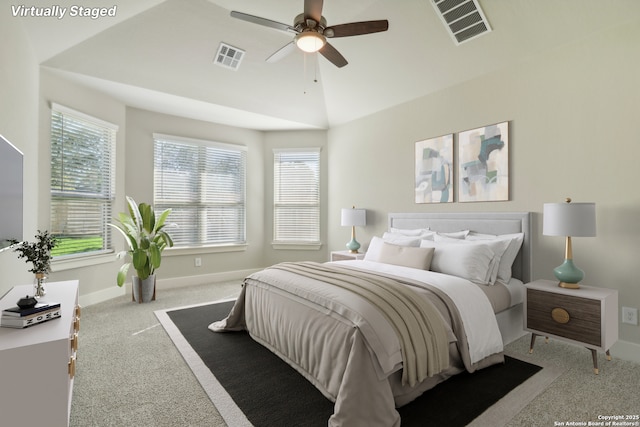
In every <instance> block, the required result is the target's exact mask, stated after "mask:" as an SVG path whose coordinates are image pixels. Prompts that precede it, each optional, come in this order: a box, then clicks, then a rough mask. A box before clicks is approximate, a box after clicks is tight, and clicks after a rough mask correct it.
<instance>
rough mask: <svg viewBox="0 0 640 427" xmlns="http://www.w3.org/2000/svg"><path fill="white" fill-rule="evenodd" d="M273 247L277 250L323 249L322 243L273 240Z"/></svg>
mask: <svg viewBox="0 0 640 427" xmlns="http://www.w3.org/2000/svg"><path fill="white" fill-rule="evenodd" d="M271 247H272V248H273V249H275V250H287V251H292V250H295V251H319V250H320V249H322V243H300V242H291V243H286V242H271Z"/></svg>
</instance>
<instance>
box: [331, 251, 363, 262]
mask: <svg viewBox="0 0 640 427" xmlns="http://www.w3.org/2000/svg"><path fill="white" fill-rule="evenodd" d="M353 259H364V254H363V253H360V252H358V253H355V254H354V253H353V252H351V251H332V252H331V261H348V260H353Z"/></svg>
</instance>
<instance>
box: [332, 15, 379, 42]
mask: <svg viewBox="0 0 640 427" xmlns="http://www.w3.org/2000/svg"><path fill="white" fill-rule="evenodd" d="M388 29H389V21H387V20H386V19H383V20H380V21H363V22H351V23H349V24H340V25H333V26H331V27H327V28H325V30H324V35H325V36H326V37H333V38H334V37H349V36H359V35H362V34H371V33H379V32H382V31H387V30H388Z"/></svg>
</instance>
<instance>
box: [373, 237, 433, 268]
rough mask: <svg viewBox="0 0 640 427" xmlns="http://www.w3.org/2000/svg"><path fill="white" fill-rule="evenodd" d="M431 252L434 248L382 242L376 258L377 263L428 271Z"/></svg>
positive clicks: (431, 256)
mask: <svg viewBox="0 0 640 427" xmlns="http://www.w3.org/2000/svg"><path fill="white" fill-rule="evenodd" d="M433 252H434V248H414V247H411V246H398V245H392V244H391V243H386V242H384V243H383V244H382V248H381V250H380V253H379V256H378V262H383V263H385V264H393V265H400V266H403V267H411V268H417V269H420V270H429V267H431V259H432V258H433Z"/></svg>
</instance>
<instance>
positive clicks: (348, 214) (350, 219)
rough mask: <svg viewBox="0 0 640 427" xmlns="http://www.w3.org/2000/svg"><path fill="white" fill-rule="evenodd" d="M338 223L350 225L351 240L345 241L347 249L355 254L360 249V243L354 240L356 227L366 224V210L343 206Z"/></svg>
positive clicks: (345, 225) (344, 225)
mask: <svg viewBox="0 0 640 427" xmlns="http://www.w3.org/2000/svg"><path fill="white" fill-rule="evenodd" d="M340 225H342V226H343V227H351V241H350V242H348V243H347V249H349V251H350V252H351V253H354V254H357V253H358V249H360V243H358V241H357V240H356V227H364V226H365V225H367V210H366V209H356V207H355V206H353V208H351V209H349V208H343V209H342V213H341V216H340Z"/></svg>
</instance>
